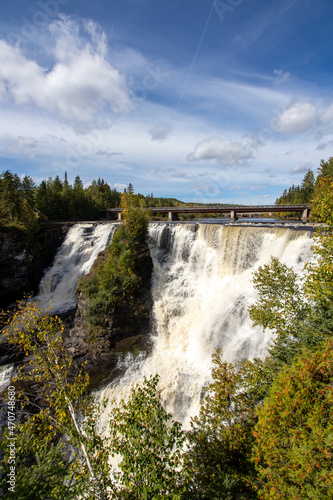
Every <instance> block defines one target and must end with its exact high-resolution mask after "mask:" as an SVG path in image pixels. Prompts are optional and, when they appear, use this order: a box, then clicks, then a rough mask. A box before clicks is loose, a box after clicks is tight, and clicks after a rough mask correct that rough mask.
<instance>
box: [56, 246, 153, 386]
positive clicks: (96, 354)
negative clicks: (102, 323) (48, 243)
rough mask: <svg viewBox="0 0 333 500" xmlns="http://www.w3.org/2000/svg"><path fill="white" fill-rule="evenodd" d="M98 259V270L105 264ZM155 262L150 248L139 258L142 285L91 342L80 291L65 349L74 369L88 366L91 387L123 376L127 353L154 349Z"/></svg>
mask: <svg viewBox="0 0 333 500" xmlns="http://www.w3.org/2000/svg"><path fill="white" fill-rule="evenodd" d="M103 258H104V255H103V253H102V254H100V255H99V257H98V258H97V261H96V262H95V266H98V264H99V262H100V261H103ZM152 270H153V262H152V259H151V256H150V251H149V248H148V246H147V247H146V249H144V250H142V251H141V252H140V253H139V254H137V256H136V259H135V271H136V273H137V275H138V276H139V277H140V285H139V287H138V288H137V290H136V291H135V293H133V294H131V295H127V296H126V297H124V298H122V300H121V301H120V302H118V303H117V305H116V306H115V307H114V308H112V309H111V310H109V311H108V313H107V329H106V332H105V333H104V334H103V335H102V336H100V337H99V338H97V339H94V340H93V341H91V340H90V339H89V335H88V332H89V325H88V323H87V320H86V318H85V305H86V302H87V298H86V297H85V296H84V295H83V293H82V292H81V291H80V292H78V295H77V309H76V312H75V316H74V319H73V325H72V327H71V328H69V331H68V335H67V338H66V348H67V350H68V352H69V353H70V355H71V356H72V357H73V359H74V362H75V365H80V364H82V363H85V362H87V363H86V365H85V367H86V369H87V371H88V372H89V375H90V379H91V387H92V388H93V387H96V386H97V385H98V384H99V383H100V382H101V381H102V380H105V381H110V380H112V379H114V378H115V377H116V376H118V375H119V374H120V373H121V370H120V368H119V366H117V365H118V360H119V358H120V357H124V356H125V355H126V354H127V353H131V354H133V355H134V356H135V355H137V354H139V353H141V352H143V351H145V352H148V351H149V350H150V347H151V336H150V332H151V312H152V306H153V301H152V295H151V276H152Z"/></svg>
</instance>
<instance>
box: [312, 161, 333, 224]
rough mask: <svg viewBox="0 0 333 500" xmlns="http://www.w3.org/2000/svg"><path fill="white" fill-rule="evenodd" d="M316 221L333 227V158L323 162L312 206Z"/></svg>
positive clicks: (319, 170)
mask: <svg viewBox="0 0 333 500" xmlns="http://www.w3.org/2000/svg"><path fill="white" fill-rule="evenodd" d="M312 215H313V217H314V219H315V220H317V221H319V222H324V223H325V224H329V225H331V226H332V225H333V157H331V158H329V159H328V160H327V161H324V160H321V163H320V167H319V169H318V177H317V181H316V187H315V196H314V200H313V206H312Z"/></svg>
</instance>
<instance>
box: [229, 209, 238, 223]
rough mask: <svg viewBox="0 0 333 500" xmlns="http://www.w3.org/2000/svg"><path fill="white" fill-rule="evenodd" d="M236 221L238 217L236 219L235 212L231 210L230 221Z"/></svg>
mask: <svg viewBox="0 0 333 500" xmlns="http://www.w3.org/2000/svg"><path fill="white" fill-rule="evenodd" d="M237 219H238V217H237V214H236V210H231V211H230V220H233V221H235V220H237Z"/></svg>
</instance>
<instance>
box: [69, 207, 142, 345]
mask: <svg viewBox="0 0 333 500" xmlns="http://www.w3.org/2000/svg"><path fill="white" fill-rule="evenodd" d="M147 236H148V220H147V215H146V213H145V212H144V211H142V209H140V208H134V207H129V208H128V209H127V210H126V224H125V226H120V227H118V228H117V230H116V232H115V234H114V236H113V239H112V241H111V243H110V245H109V246H108V248H107V249H106V251H105V253H104V258H103V260H102V262H100V263H99V264H98V265H97V266H93V268H92V269H91V271H90V273H89V274H88V275H87V276H84V277H82V278H81V279H80V281H79V285H78V291H82V293H83V294H84V295H85V296H86V297H87V298H88V303H87V305H86V307H85V316H86V318H87V321H88V323H89V325H90V327H91V337H92V338H94V337H95V336H96V335H98V334H101V333H103V332H104V331H105V328H106V325H107V322H108V314H109V313H110V312H112V310H113V309H114V308H115V307H116V306H117V305H118V304H119V303H120V302H121V301H122V300H124V299H128V298H129V297H133V296H134V295H135V293H136V292H137V290H138V289H139V286H140V283H141V278H140V277H139V274H138V270H137V269H136V264H135V260H136V256H137V254H138V253H140V252H141V251H142V250H146V248H147V247H146V244H147ZM129 302H131V301H129ZM133 307H135V304H134V303H133Z"/></svg>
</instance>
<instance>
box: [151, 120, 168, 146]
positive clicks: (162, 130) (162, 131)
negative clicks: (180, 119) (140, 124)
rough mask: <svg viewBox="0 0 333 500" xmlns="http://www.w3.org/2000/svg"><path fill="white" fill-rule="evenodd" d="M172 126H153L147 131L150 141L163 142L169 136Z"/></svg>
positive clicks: (165, 124)
mask: <svg viewBox="0 0 333 500" xmlns="http://www.w3.org/2000/svg"><path fill="white" fill-rule="evenodd" d="M171 130H172V126H171V125H170V124H167V123H164V124H160V125H155V126H154V127H152V128H151V129H150V130H149V135H150V136H151V140H152V141H161V142H162V141H165V139H167V138H168V136H169V135H170V132H171Z"/></svg>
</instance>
